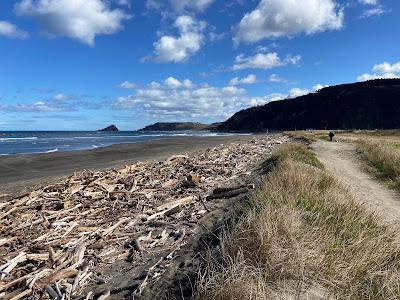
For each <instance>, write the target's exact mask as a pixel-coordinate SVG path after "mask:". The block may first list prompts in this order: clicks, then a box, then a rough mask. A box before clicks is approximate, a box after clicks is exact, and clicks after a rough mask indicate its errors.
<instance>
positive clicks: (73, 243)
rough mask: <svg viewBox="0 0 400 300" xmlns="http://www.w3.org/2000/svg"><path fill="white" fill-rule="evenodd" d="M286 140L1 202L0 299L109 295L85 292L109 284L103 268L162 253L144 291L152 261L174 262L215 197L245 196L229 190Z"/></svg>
mask: <svg viewBox="0 0 400 300" xmlns="http://www.w3.org/2000/svg"><path fill="white" fill-rule="evenodd" d="M285 141H286V138H285V137H282V136H274V137H271V136H260V137H254V138H253V139H252V140H249V141H248V142H241V143H237V144H229V145H223V146H220V147H217V148H213V149H208V150H207V151H203V152H197V153H192V154H191V155H190V156H187V155H177V156H173V157H171V158H169V159H168V160H166V161H164V162H138V163H135V164H133V165H130V166H126V167H125V168H123V169H121V170H111V171H104V172H93V171H83V172H80V173H76V174H74V175H73V176H71V177H69V178H67V179H65V180H63V181H60V182H58V183H55V184H52V185H49V186H45V187H43V188H41V189H39V190H35V191H32V192H30V193H27V194H25V195H19V196H17V197H14V198H13V199H10V200H8V201H3V202H0V299H22V298H28V297H30V298H31V299H85V298H86V299H93V298H96V299H106V298H107V297H108V296H109V295H110V292H111V293H112V291H110V290H104V291H102V292H101V293H100V294H97V295H96V294H94V293H92V292H89V293H86V292H85V294H83V292H84V291H87V287H88V286H92V285H95V284H102V283H105V282H107V280H108V278H107V274H106V273H104V272H103V270H104V268H105V267H106V266H107V265H110V264H113V263H114V262H116V261H121V260H124V261H128V262H130V263H131V264H132V265H138V264H143V263H145V262H147V261H148V259H149V258H150V257H153V258H154V256H155V255H160V254H162V257H161V259H160V260H159V261H157V263H156V264H153V265H152V266H150V267H149V268H148V272H147V273H146V274H147V275H146V276H145V277H144V278H142V280H141V281H140V282H138V283H137V286H136V287H135V289H134V291H133V292H134V293H136V294H140V292H141V291H142V290H143V289H144V288H145V287H146V285H147V284H148V281H149V280H156V279H157V277H159V276H160V275H161V274H162V268H157V265H160V264H161V263H162V264H163V265H164V266H165V265H166V264H167V262H168V261H169V260H173V258H174V252H175V251H176V250H177V249H179V248H180V247H181V246H182V245H183V244H184V243H185V240H186V239H187V237H188V236H190V235H192V234H193V233H194V231H195V228H196V224H197V220H198V219H200V218H201V217H202V215H204V214H206V213H207V211H209V209H210V208H209V206H208V204H209V203H211V202H212V201H214V200H212V199H217V198H218V199H219V198H229V197H233V196H236V195H238V194H240V193H245V192H247V191H248V189H249V188H251V187H248V186H239V187H233V188H226V187H227V186H228V183H229V182H232V180H234V179H235V178H238V177H239V176H243V175H245V174H246V173H248V172H249V164H250V163H253V162H256V161H258V160H259V159H262V158H263V157H264V156H265V155H266V154H268V153H270V152H271V148H272V147H273V146H274V145H276V144H281V143H283V142H285ZM221 187H225V188H221Z"/></svg>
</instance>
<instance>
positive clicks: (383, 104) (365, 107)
mask: <svg viewBox="0 0 400 300" xmlns="http://www.w3.org/2000/svg"><path fill="white" fill-rule="evenodd" d="M308 128H312V129H394V128H400V79H378V80H371V81H366V82H359V83H353V84H343V85H337V86H331V87H327V88H324V89H321V90H320V91H318V92H316V93H311V94H308V95H305V96H301V97H297V98H294V99H285V100H281V101H275V102H270V103H268V104H266V105H264V106H259V107H253V108H248V109H245V110H242V111H239V112H237V113H236V114H234V115H233V116H232V117H231V118H230V119H228V120H227V121H225V122H223V123H222V124H221V125H220V126H219V127H218V129H219V130H221V131H253V132H256V131H265V130H295V129H297V130H300V129H308Z"/></svg>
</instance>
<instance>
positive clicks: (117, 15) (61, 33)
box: [15, 0, 130, 46]
mask: <svg viewBox="0 0 400 300" xmlns="http://www.w3.org/2000/svg"><path fill="white" fill-rule="evenodd" d="M15 10H16V13H17V15H20V16H29V17H33V18H34V19H36V21H37V22H38V23H39V26H40V28H41V30H42V32H43V33H44V34H46V35H48V36H50V37H68V38H72V39H76V40H78V41H80V42H82V43H84V44H87V45H90V46H93V45H94V41H95V38H96V36H97V35H103V34H114V33H116V32H117V31H119V30H121V29H122V28H123V26H122V22H123V21H124V20H126V19H129V18H130V16H129V15H128V14H126V13H125V12H124V11H123V10H121V9H111V8H110V4H109V2H108V1H103V0H73V1H71V0H22V1H21V2H19V3H18V4H17V5H16V7H15Z"/></svg>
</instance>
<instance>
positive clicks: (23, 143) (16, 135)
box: [0, 131, 229, 155]
mask: <svg viewBox="0 0 400 300" xmlns="http://www.w3.org/2000/svg"><path fill="white" fill-rule="evenodd" d="M221 135H229V134H227V133H216V132H210V131H163V132H159V131H157V132H139V131H118V132H99V131H97V132H93V131H6V132H0V155H12V154H30V153H51V152H58V151H74V150H85V149H96V148H100V147H107V146H111V145H115V144H128V143H137V142H141V141H147V140H154V139H160V138H166V137H178V136H221Z"/></svg>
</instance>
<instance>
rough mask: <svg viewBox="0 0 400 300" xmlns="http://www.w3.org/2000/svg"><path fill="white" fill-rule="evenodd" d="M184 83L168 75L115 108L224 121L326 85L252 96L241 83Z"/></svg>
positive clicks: (173, 117)
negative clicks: (210, 84) (216, 84)
mask: <svg viewBox="0 0 400 300" xmlns="http://www.w3.org/2000/svg"><path fill="white" fill-rule="evenodd" d="M187 80H188V81H190V80H189V79H187ZM184 82H185V81H179V80H178V79H175V78H174V77H169V78H167V79H166V80H164V82H163V83H162V84H160V83H157V82H152V83H150V84H149V85H147V87H145V88H138V89H136V90H135V93H133V94H132V95H129V96H127V97H119V98H117V99H116V100H115V101H113V103H112V107H113V108H114V109H119V110H132V111H134V112H135V113H137V114H140V115H143V116H146V117H149V118H152V120H154V119H156V120H174V121H179V120H188V119H195V120H198V119H199V118H203V119H204V118H205V119H207V118H208V119H218V120H224V119H226V118H229V117H230V116H232V115H233V114H234V113H236V112H238V111H239V110H242V109H245V108H248V107H251V106H259V105H264V104H266V103H268V102H271V101H277V100H282V99H289V98H294V97H298V96H301V95H304V94H308V93H310V92H313V91H316V90H317V89H318V88H319V87H322V85H316V86H315V87H313V89H312V90H308V89H300V88H294V89H291V90H290V91H288V93H287V94H282V93H272V94H269V95H265V96H260V97H252V96H250V95H248V94H247V92H246V90H245V89H244V88H239V87H237V86H224V87H213V86H209V85H208V84H206V83H203V84H197V85H194V84H191V87H190V88H188V87H186V86H185V84H184ZM190 83H191V81H190ZM171 84H172V85H171Z"/></svg>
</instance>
